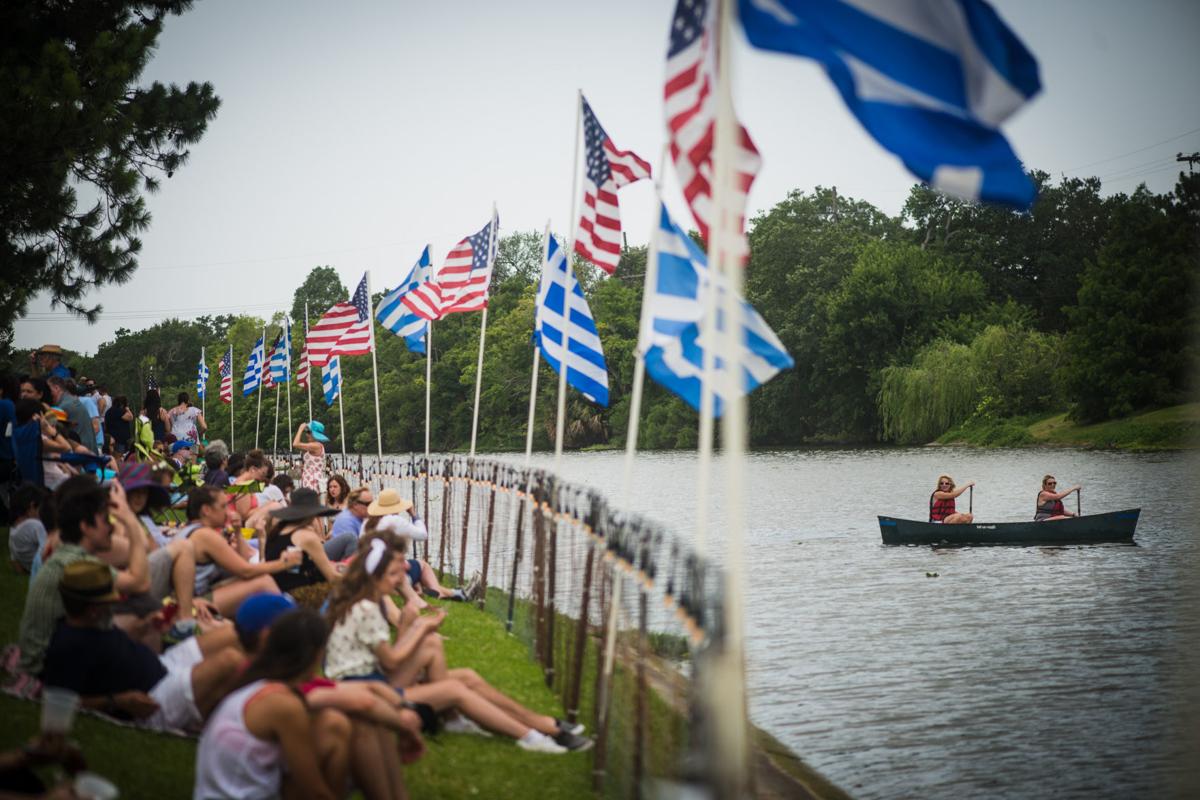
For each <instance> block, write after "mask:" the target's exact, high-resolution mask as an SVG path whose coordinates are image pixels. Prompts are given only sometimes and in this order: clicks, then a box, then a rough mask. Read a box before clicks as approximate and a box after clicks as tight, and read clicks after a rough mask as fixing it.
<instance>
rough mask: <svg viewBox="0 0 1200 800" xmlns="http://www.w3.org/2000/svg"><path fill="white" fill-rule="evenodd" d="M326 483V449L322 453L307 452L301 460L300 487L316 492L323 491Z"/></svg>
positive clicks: (322, 449)
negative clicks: (322, 487)
mask: <svg viewBox="0 0 1200 800" xmlns="http://www.w3.org/2000/svg"><path fill="white" fill-rule="evenodd" d="M324 482H325V448H324V447H322V448H321V452H320V453H310V452H308V451H307V450H305V451H304V453H303V454H302V455H301V458H300V485H301V486H303V487H304V488H305V489H312V490H313V491H314V492H320V491H321V484H322V483H324Z"/></svg>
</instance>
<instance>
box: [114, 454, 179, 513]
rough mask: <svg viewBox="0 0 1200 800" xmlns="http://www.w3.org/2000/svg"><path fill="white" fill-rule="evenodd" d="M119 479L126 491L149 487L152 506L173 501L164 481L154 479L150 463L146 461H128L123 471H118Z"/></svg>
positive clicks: (168, 503)
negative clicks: (163, 483)
mask: <svg viewBox="0 0 1200 800" xmlns="http://www.w3.org/2000/svg"><path fill="white" fill-rule="evenodd" d="M117 481H118V482H119V483H120V484H121V488H122V489H124V490H125V491H126V493H128V492H132V491H134V490H135V489H148V490H149V491H150V505H151V506H165V505H170V503H171V493H170V492H168V491H167V488H166V487H165V486H163V485H162V483H160V482H159V481H157V480H155V479H154V475H153V474H152V472H151V469H150V465H149V464H147V463H145V462H138V461H126V462H125V463H124V464H122V465H121V471H120V472H118V473H117Z"/></svg>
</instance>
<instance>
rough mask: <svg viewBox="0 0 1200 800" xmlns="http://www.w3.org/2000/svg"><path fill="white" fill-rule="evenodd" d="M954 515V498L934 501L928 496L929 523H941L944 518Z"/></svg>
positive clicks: (931, 496)
mask: <svg viewBox="0 0 1200 800" xmlns="http://www.w3.org/2000/svg"><path fill="white" fill-rule="evenodd" d="M953 513H955V511H954V498H953V497H950V498H947V499H945V500H934V499H933V495H932V494H931V495H929V521H930V522H941V521H942V520H944V519H945V518H946V517H948V516H950V515H951V514H953Z"/></svg>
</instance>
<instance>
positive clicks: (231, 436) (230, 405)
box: [229, 342, 237, 453]
mask: <svg viewBox="0 0 1200 800" xmlns="http://www.w3.org/2000/svg"><path fill="white" fill-rule="evenodd" d="M233 370H234V366H233V343H232V342H230V344H229V452H231V453H234V452H237V451H236V450H234V449H233V396H234V395H235V394H237V392H235V391H234V388H233Z"/></svg>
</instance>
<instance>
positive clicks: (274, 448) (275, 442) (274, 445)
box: [267, 364, 279, 458]
mask: <svg viewBox="0 0 1200 800" xmlns="http://www.w3.org/2000/svg"><path fill="white" fill-rule="evenodd" d="M270 368H271V366H270V365H269V364H268V365H267V369H270ZM272 388H274V389H275V436H274V437H273V438H272V440H271V456H272V457H273V458H274V457H277V456H278V455H279V384H278V383H273V385H272Z"/></svg>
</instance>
